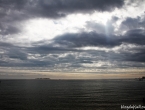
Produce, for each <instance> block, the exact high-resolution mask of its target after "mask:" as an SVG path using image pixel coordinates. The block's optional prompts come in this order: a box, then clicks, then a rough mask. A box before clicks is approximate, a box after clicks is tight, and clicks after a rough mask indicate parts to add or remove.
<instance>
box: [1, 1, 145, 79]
mask: <svg viewBox="0 0 145 110" xmlns="http://www.w3.org/2000/svg"><path fill="white" fill-rule="evenodd" d="M144 4H145V0H83V1H81V0H0V78H36V77H50V78H55V79H100V78H101V79H102V78H103V79H104V78H105V79H106V78H135V77H142V76H143V75H145V68H144V67H145V7H144Z"/></svg>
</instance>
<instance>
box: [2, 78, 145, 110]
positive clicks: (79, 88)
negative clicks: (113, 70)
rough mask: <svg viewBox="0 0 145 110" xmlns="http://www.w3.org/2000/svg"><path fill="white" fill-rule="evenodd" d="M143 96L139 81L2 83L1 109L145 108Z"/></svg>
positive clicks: (144, 90)
mask: <svg viewBox="0 0 145 110" xmlns="http://www.w3.org/2000/svg"><path fill="white" fill-rule="evenodd" d="M143 97H145V81H137V80H135V79H125V80H124V79H112V80H107V79H104V80H100V79H99V80H36V79H31V80H1V83H0V110H121V105H125V106H129V105H142V106H145V103H144V102H143ZM124 110H125V109H124Z"/></svg>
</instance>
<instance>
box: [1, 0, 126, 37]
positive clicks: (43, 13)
mask: <svg viewBox="0 0 145 110" xmlns="http://www.w3.org/2000/svg"><path fill="white" fill-rule="evenodd" d="M123 4H124V1H123V0H117V1H116V0H110V1H108V0H83V1H78V0H57V1H53V0H0V31H1V32H0V34H1V35H7V34H14V33H18V32H19V31H20V27H19V26H15V24H16V23H18V22H19V21H21V20H27V19H30V18H37V17H38V18H42V17H46V18H60V17H64V16H66V15H68V14H70V13H90V12H93V11H112V10H113V9H114V8H120V7H122V5H123Z"/></svg>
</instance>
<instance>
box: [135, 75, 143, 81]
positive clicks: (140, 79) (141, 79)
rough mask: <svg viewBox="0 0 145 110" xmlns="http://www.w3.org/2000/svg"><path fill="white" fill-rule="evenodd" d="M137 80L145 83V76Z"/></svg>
mask: <svg viewBox="0 0 145 110" xmlns="http://www.w3.org/2000/svg"><path fill="white" fill-rule="evenodd" d="M135 79H137V80H139V81H143V80H144V79H145V76H143V77H142V78H135Z"/></svg>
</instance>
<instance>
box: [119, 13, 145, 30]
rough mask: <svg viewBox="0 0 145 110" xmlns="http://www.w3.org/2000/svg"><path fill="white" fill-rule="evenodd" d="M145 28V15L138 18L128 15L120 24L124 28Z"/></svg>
mask: <svg viewBox="0 0 145 110" xmlns="http://www.w3.org/2000/svg"><path fill="white" fill-rule="evenodd" d="M140 28H145V15H144V14H143V15H142V16H138V17H136V18H131V17H127V18H126V19H125V20H124V21H123V22H122V23H121V26H120V29H121V30H122V29H123V30H133V29H140Z"/></svg>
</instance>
